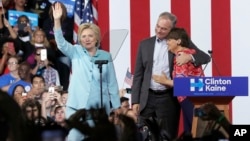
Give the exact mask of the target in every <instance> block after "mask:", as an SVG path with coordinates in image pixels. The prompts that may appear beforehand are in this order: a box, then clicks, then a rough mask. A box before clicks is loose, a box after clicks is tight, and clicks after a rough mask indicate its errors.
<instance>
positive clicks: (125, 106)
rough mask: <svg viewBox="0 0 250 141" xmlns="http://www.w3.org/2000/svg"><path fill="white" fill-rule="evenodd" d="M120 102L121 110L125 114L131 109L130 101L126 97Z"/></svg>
mask: <svg viewBox="0 0 250 141" xmlns="http://www.w3.org/2000/svg"><path fill="white" fill-rule="evenodd" d="M120 101H121V108H120V109H121V110H122V111H124V112H125V111H127V110H128V109H129V108H130V105H129V99H128V98H126V97H121V98H120Z"/></svg>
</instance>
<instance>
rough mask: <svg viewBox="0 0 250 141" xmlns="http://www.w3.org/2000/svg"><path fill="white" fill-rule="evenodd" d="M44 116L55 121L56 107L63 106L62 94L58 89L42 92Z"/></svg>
mask: <svg viewBox="0 0 250 141" xmlns="http://www.w3.org/2000/svg"><path fill="white" fill-rule="evenodd" d="M41 105H42V116H43V117H44V118H45V119H46V120H47V121H54V119H55V108H56V107H57V106H62V105H63V104H62V102H61V94H60V93H59V92H58V91H56V90H48V91H45V92H43V93H42V96H41Z"/></svg>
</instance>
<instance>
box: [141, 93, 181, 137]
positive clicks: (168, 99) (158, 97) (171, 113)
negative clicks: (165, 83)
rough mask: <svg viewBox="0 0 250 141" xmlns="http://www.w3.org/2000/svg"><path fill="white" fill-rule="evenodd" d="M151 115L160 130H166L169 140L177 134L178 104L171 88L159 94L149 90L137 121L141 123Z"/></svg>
mask: <svg viewBox="0 0 250 141" xmlns="http://www.w3.org/2000/svg"><path fill="white" fill-rule="evenodd" d="M151 117H155V118H156V119H157V121H158V123H160V125H159V127H160V130H161V131H165V132H167V134H168V138H169V139H170V140H173V139H175V138H176V137H177V136H178V125H179V117H180V105H179V103H178V101H177V98H176V97H173V91H172V90H171V91H167V92H166V93H161V94H156V93H154V92H152V91H149V95H148V101H147V104H146V107H145V108H144V109H143V110H142V111H141V113H140V117H139V122H140V123H141V124H143V122H144V121H145V120H147V119H149V118H151Z"/></svg>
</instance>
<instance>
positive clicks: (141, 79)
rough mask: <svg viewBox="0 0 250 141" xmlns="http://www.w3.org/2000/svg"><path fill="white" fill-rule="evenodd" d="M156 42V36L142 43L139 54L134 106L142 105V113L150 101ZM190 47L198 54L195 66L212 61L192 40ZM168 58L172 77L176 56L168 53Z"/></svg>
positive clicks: (195, 57)
mask: <svg viewBox="0 0 250 141" xmlns="http://www.w3.org/2000/svg"><path fill="white" fill-rule="evenodd" d="M155 40H156V36H153V37H150V38H148V39H145V40H143V41H141V42H140V44H139V48H138V52H137V58H136V66H135V71H134V72H135V73H134V78H133V86H132V104H140V111H142V110H143V109H144V108H145V106H146V104H147V100H148V91H149V88H150V81H151V77H152V67H153V55H154V45H155ZM189 47H190V48H193V49H195V50H196V52H197V53H196V54H194V55H193V57H194V60H195V61H194V65H195V66H199V65H202V64H206V63H208V62H209V61H210V57H209V55H208V54H206V53H204V52H203V51H201V50H199V49H198V48H197V47H196V46H195V45H194V44H193V43H192V41H191V40H190V45H189ZM168 58H169V59H168V61H169V66H170V68H169V70H170V75H171V77H172V71H173V58H174V54H172V53H171V52H168ZM166 61H167V60H166Z"/></svg>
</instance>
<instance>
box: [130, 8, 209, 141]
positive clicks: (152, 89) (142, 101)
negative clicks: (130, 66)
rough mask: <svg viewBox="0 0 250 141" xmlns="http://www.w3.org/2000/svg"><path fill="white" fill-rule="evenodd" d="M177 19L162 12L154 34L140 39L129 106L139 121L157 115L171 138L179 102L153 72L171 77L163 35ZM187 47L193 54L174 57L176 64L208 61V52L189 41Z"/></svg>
mask: <svg viewBox="0 0 250 141" xmlns="http://www.w3.org/2000/svg"><path fill="white" fill-rule="evenodd" d="M176 22H177V18H176V16H175V15H173V14H172V13H169V12H163V13H161V14H160V15H159V17H158V20H157V23H156V26H155V34H156V35H155V36H153V37H150V38H148V39H145V40H143V41H141V42H140V44H139V47H138V52H137V59H136V65H135V72H134V79H133V86H132V108H133V110H134V111H135V112H136V114H137V115H139V118H140V119H139V122H141V123H143V121H144V120H145V119H148V118H150V117H154V118H156V119H157V120H159V121H161V124H162V125H161V127H162V129H161V130H164V131H165V132H168V136H169V137H168V138H169V139H170V140H171V139H174V138H176V137H177V132H178V124H179V116H180V105H179V103H178V100H177V98H176V97H174V96H173V88H169V87H167V86H165V85H162V84H160V83H157V82H155V81H154V80H153V79H152V74H161V73H162V72H164V73H165V74H166V75H167V76H168V77H169V78H172V71H173V57H174V55H173V54H172V53H171V52H168V50H167V45H166V36H167V35H168V33H169V32H170V30H171V29H172V28H174V27H175V24H176ZM189 47H190V48H193V49H195V50H196V53H195V54H193V55H190V54H186V53H181V54H179V56H178V57H176V64H177V65H182V64H185V63H187V62H192V63H194V65H196V66H197V65H201V64H205V63H207V62H209V61H210V57H209V55H208V54H206V53H204V52H203V51H201V50H199V49H198V48H197V47H196V46H195V45H194V44H193V43H192V42H191V40H189ZM156 103H157V104H156Z"/></svg>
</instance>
